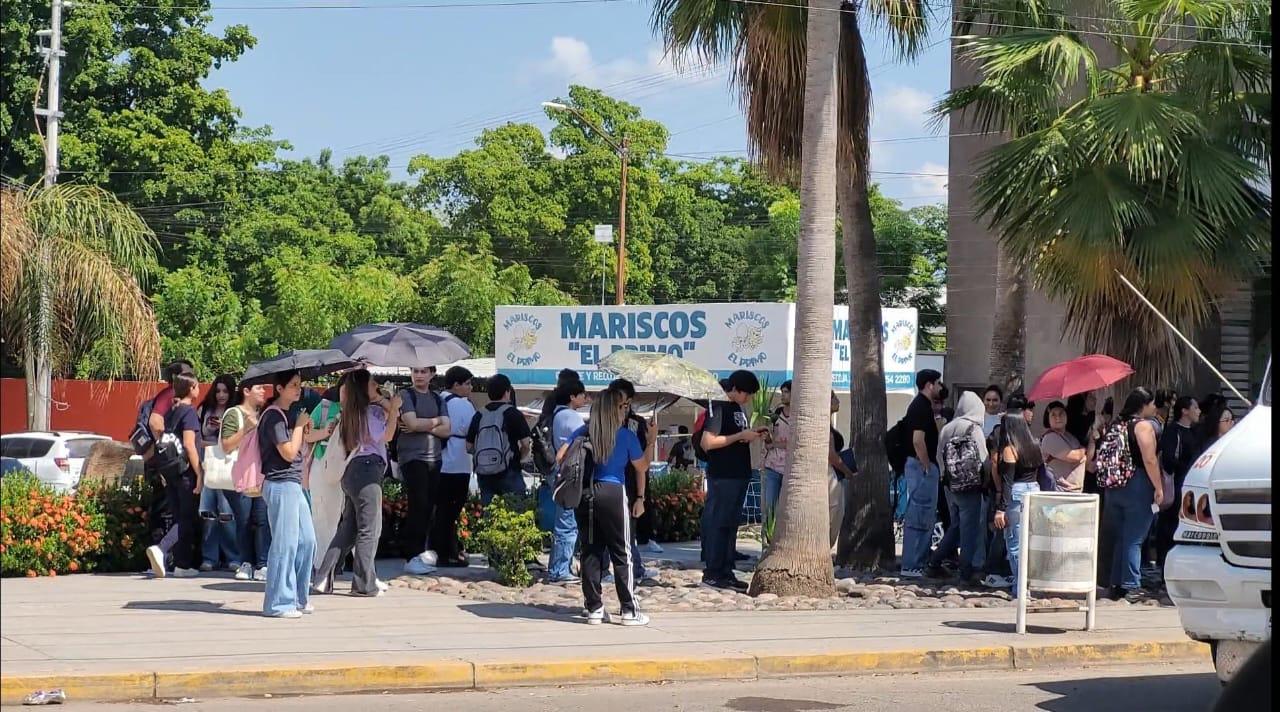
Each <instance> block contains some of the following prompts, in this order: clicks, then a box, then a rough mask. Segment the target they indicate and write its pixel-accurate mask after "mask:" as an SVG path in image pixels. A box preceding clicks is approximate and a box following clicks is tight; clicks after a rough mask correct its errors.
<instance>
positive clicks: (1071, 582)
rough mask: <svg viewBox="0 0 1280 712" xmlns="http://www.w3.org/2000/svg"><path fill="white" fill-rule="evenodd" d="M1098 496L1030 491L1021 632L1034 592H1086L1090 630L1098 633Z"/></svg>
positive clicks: (1021, 561)
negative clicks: (1095, 621) (1030, 596)
mask: <svg viewBox="0 0 1280 712" xmlns="http://www.w3.org/2000/svg"><path fill="white" fill-rule="evenodd" d="M1100 515H1101V509H1100V507H1099V500H1098V495H1096V494H1076V493H1070V492H1031V493H1028V494H1027V495H1026V497H1025V498H1024V499H1023V503H1022V529H1021V534H1020V537H1021V549H1022V556H1020V557H1019V558H1018V571H1017V572H1015V573H1016V575H1017V577H1018V582H1017V585H1018V617H1017V630H1018V633H1025V632H1026V630H1027V595H1028V593H1029V592H1030V591H1032V590H1035V591H1042V592H1052V593H1084V594H1086V597H1087V607H1086V609H1085V630H1093V623H1094V610H1095V608H1096V604H1097V581H1096V576H1097V574H1096V572H1097V566H1098V524H1099V520H1100V519H1101V516H1100Z"/></svg>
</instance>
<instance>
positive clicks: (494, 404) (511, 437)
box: [467, 373, 533, 506]
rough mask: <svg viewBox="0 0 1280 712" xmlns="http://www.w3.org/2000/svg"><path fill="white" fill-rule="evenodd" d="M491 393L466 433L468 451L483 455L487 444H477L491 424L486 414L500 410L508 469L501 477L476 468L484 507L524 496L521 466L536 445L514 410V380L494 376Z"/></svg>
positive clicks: (502, 376) (530, 433)
mask: <svg viewBox="0 0 1280 712" xmlns="http://www.w3.org/2000/svg"><path fill="white" fill-rule="evenodd" d="M488 392H489V400H490V403H489V404H488V405H486V406H485V407H484V408H485V410H484V412H481V413H476V414H475V416H474V417H473V418H472V419H471V427H469V428H468V429H467V450H468V451H469V452H474V453H476V454H477V455H479V454H480V450H481V449H482V448H484V447H485V443H479V444H477V441H478V440H480V438H481V434H480V431H481V427H482V423H484V422H487V421H488V419H487V418H486V413H495V412H497V411H499V410H501V411H502V415H501V419H502V420H501V422H502V431H503V435H504V436H505V439H506V443H505V445H506V448H505V456H506V458H507V469H506V472H505V473H501V474H494V475H489V474H485V475H481V474H480V469H479V468H478V467H477V468H476V472H477V474H476V482H477V483H478V484H479V485H480V502H481V503H482V504H484V505H485V506H488V505H489V502H491V501H493V498H494V497H497V496H499V495H504V494H524V493H525V482H524V474H523V473H522V472H521V470H520V462H521V461H523V460H524V458H526V457H528V456H529V449H530V447H531V445H532V442H533V433H532V432H530V430H529V423H528V422H526V421H525V419H524V416H523V415H521V414H520V411H519V410H517V409H516V407H515V391H514V390H513V389H512V387H511V379H510V378H507V377H506V376H505V375H503V374H501V373H499V374H497V375H495V376H494V377H493V378H490V379H489V387H488ZM493 417H497V416H493Z"/></svg>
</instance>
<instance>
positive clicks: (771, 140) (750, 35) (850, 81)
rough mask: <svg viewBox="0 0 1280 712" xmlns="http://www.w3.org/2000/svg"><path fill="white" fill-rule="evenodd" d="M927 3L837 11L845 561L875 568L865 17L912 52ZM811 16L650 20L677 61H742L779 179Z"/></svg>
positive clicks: (777, 6) (760, 7) (886, 1)
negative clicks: (850, 478) (846, 387)
mask: <svg viewBox="0 0 1280 712" xmlns="http://www.w3.org/2000/svg"><path fill="white" fill-rule="evenodd" d="M926 5H927V2H926V0H863V2H862V3H860V4H859V5H856V6H855V5H854V4H853V3H851V2H844V3H841V4H840V6H839V9H840V10H841V12H839V13H838V17H839V21H840V41H839V60H838V62H837V65H836V76H837V83H838V91H839V101H838V115H837V155H838V158H839V160H838V162H837V168H836V180H837V183H836V194H837V203H838V207H839V212H840V218H841V222H842V234H843V259H844V266H845V278H846V282H847V287H848V293H849V341H850V357H851V364H850V371H851V374H850V376H851V388H852V390H853V392H854V393H856V394H857V397H855V398H853V406H852V407H851V408H850V412H849V417H850V424H851V432H852V435H853V437H852V442H853V445H854V448H855V450H856V451H857V457H858V463H859V465H860V469H861V470H862V473H863V476H862V477H860V478H858V480H857V481H856V482H854V483H852V484H850V485H849V486H848V487H847V488H846V491H847V494H848V497H849V501H848V502H846V506H845V522H844V528H843V530H842V533H841V538H840V546H839V548H838V550H837V560H838V561H840V562H841V563H845V564H850V565H854V566H859V567H867V568H874V567H875V566H877V565H880V564H882V563H883V564H887V563H890V562H892V561H893V559H894V541H893V521H892V514H891V512H890V511H889V495H888V492H889V466H888V462H887V460H886V458H885V451H884V433H885V428H886V422H885V420H886V414H885V411H886V406H885V385H884V364H883V353H882V351H883V349H882V343H881V337H880V323H881V320H880V276H879V275H880V268H879V261H878V260H877V259H876V244H875V233H874V231H873V229H872V225H871V210H870V205H869V201H868V197H867V191H868V179H869V175H870V173H869V171H870V153H869V145H868V143H867V135H868V133H869V130H870V117H871V81H870V78H869V76H868V72H867V61H866V52H865V49H864V47H863V41H862V32H861V24H860V23H862V22H863V21H866V22H869V23H871V24H876V25H883V26H884V28H886V29H887V31H888V36H889V39H890V41H891V42H892V43H893V45H894V46H895V47H896V48H897V50H898V52H899V54H900V55H901V56H902V57H903V58H911V57H914V56H915V55H916V54H917V53H918V52H919V51H920V50H921V49H922V42H923V40H924V37H925V34H926V31H927V29H928V27H927V22H926V19H925V12H926ZM807 16H808V11H807V9H806V6H805V2H804V0H774V1H773V2H769V3H749V2H735V1H733V0H654V7H653V14H652V25H653V28H654V30H655V32H657V33H658V34H659V35H660V36H661V37H662V39H663V43H664V45H665V47H666V50H667V52H668V54H670V55H671V56H672V57H673V58H675V59H676V60H677V61H678V62H685V63H697V62H702V63H708V64H714V63H720V62H728V63H731V64H732V66H733V74H732V77H733V83H734V85H735V86H736V89H737V91H738V94H739V98H740V101H741V103H742V105H743V108H744V110H745V113H746V119H747V138H748V141H749V144H750V147H751V150H752V152H753V158H754V159H755V160H756V161H757V162H758V163H760V164H761V165H762V166H763V167H764V168H765V169H766V170H767V171H768V173H769V174H770V175H771V176H773V177H774V178H776V179H783V180H794V176H795V173H796V169H797V165H798V162H799V160H800V148H801V145H802V140H801V136H802V130H803V123H804V115H803V107H804V96H803V87H804V85H805V62H806V52H805V40H806V31H805V20H806V18H807Z"/></svg>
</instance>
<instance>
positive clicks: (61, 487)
mask: <svg viewBox="0 0 1280 712" xmlns="http://www.w3.org/2000/svg"><path fill="white" fill-rule="evenodd" d="M104 440H108V441H109V440H111V438H109V437H107V436H106V435H98V434H97V433H82V432H75V431H65V432H54V433H14V434H12V435H3V436H0V456H4V457H11V458H14V459H15V460H17V461H19V462H21V463H22V466H23V467H25V468H27V469H28V470H31V471H32V472H33V473H35V476H36V479H38V480H40V481H41V482H43V483H45V484H47V485H50V486H52V487H53V488H54V489H56V490H58V491H59V492H66V491H68V490H71V489H74V488H75V486H76V483H78V482H79V481H80V471H81V469H83V468H84V460H85V458H87V457H89V450H90V449H91V448H92V447H93V446H94V444H95V443H100V442H102V441H104Z"/></svg>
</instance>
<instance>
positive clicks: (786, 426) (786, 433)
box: [764, 415, 791, 475]
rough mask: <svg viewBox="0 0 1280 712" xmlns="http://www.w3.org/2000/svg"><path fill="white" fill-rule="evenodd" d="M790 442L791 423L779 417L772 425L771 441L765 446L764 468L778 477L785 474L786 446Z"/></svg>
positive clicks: (784, 417) (782, 416)
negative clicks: (775, 473)
mask: <svg viewBox="0 0 1280 712" xmlns="http://www.w3.org/2000/svg"><path fill="white" fill-rule="evenodd" d="M790 442H791V423H790V422H788V421H787V416H786V415H779V416H778V421H777V422H776V423H774V424H773V441H772V442H770V443H769V444H767V445H765V451H764V467H765V468H766V469H769V470H773V471H774V472H777V473H778V474H780V475H785V474H787V446H788V444H789V443H790Z"/></svg>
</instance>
